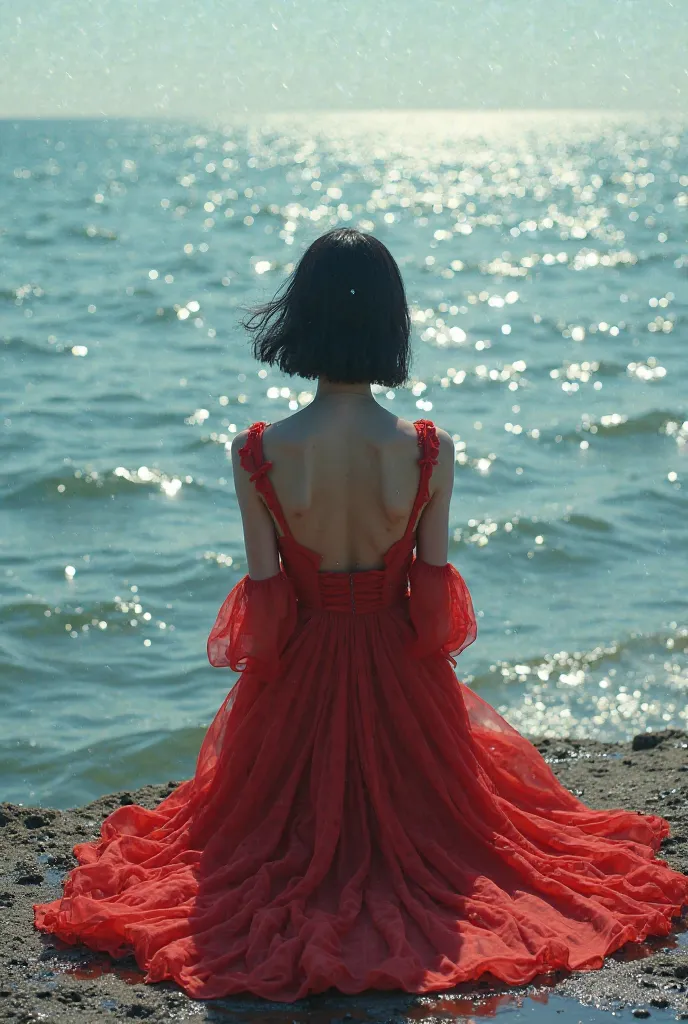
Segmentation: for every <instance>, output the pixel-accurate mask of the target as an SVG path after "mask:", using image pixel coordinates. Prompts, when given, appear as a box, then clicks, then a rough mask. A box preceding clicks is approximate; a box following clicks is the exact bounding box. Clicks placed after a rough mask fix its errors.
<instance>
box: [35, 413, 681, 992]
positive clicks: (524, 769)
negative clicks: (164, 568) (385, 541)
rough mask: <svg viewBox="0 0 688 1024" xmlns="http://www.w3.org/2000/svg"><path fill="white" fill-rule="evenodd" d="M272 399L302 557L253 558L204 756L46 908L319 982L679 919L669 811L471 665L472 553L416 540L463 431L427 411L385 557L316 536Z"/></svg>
mask: <svg viewBox="0 0 688 1024" xmlns="http://www.w3.org/2000/svg"><path fill="white" fill-rule="evenodd" d="M264 426H265V424H262V423H260V424H254V426H253V427H252V428H251V433H250V434H249V441H248V442H247V444H246V446H245V448H244V450H243V452H242V460H243V461H244V465H245V466H246V468H247V469H249V470H250V471H251V473H252V476H253V477H254V481H255V483H256V486H257V487H258V489H259V491H260V493H261V494H262V496H263V498H264V500H265V501H266V504H267V506H268V508H269V509H270V511H271V512H272V514H273V516H274V518H275V521H276V523H277V525H278V526H279V528H280V531H281V535H280V537H279V545H280V553H281V557H282V561H283V568H282V569H281V570H280V572H279V573H278V574H276V575H275V576H273V577H271V578H270V579H267V580H262V581H255V580H251V579H249V578H248V577H244V579H243V580H240V581H239V582H238V583H237V585H236V587H235V588H234V589H233V591H232V592H231V593H230V595H229V596H228V597H227V599H226V601H225V602H224V604H223V605H222V608H221V609H220V612H219V613H218V616H217V620H216V622H215V625H214V626H213V628H212V630H211V632H210V636H209V638H208V657H209V659H210V661H211V663H212V664H214V665H217V666H229V667H230V668H232V669H234V670H235V671H239V672H240V677H239V680H238V681H237V682H236V683H235V684H234V686H233V687H232V689H231V690H230V692H229V694H228V695H227V697H226V698H225V700H224V701H223V703H222V706H221V707H220V709H219V711H218V712H217V714H216V716H215V718H214V720H213V722H212V724H211V725H210V727H209V729H208V731H207V733H206V735H205V737H204V740H203V743H202V745H201V749H200V752H199V755H198V760H197V764H196V769H195V772H194V775H193V777H192V778H190V779H188V780H186V781H184V782H182V783H181V784H180V785H179V786H177V788H176V789H175V790H174V791H173V792H172V793H170V795H168V796H167V797H165V799H164V800H162V802H161V803H159V804H158V806H157V807H156V808H155V809H154V810H146V809H144V808H143V807H141V806H138V805H136V804H133V805H128V806H124V807H120V808H118V809H117V810H115V811H114V812H113V813H112V814H110V815H109V816H108V817H107V818H106V819H105V821H104V822H103V824H102V828H101V835H100V838H99V839H98V840H97V841H95V842H85V843H79V844H77V845H76V846H75V847H74V852H75V855H76V857H77V861H78V866H77V867H75V868H74V869H73V870H72V871H71V872H70V873H69V875H68V876H67V878H66V880H65V883H64V895H63V896H62V898H60V899H57V900H54V901H53V902H50V903H42V904H34V912H35V924H36V926H37V927H38V928H40V929H41V930H43V931H45V932H51V933H54V934H56V935H58V936H59V937H60V938H62V939H63V940H65V941H67V942H71V943H77V942H80V943H84V944H86V945H87V946H89V947H90V948H92V949H95V950H105V951H107V952H108V953H110V954H111V955H112V956H113V957H121V956H124V955H126V954H127V953H131V952H133V953H134V955H135V957H136V959H137V961H138V963H139V965H140V966H141V968H143V969H144V970H145V971H146V975H145V980H146V981H147V982H155V981H161V980H163V979H174V980H175V981H176V982H177V983H178V984H179V985H181V986H182V988H184V989H185V991H186V992H187V993H188V994H189V995H190V996H193V997H195V998H200V999H207V998H211V997H220V996H227V995H230V994H232V993H239V992H251V993H254V994H256V995H259V996H264V997H267V998H270V999H276V1000H282V1001H286V1002H290V1001H293V1000H295V999H297V998H299V997H302V996H305V995H307V994H309V993H315V992H319V991H323V990H325V989H328V988H330V987H335V988H337V989H339V990H340V991H342V992H346V993H354V992H360V991H362V990H364V989H367V988H378V989H394V988H401V989H405V990H407V991H409V992H431V991H438V990H443V989H447V988H451V987H452V986H454V985H455V984H457V983H459V982H466V981H470V980H473V979H476V978H478V977H479V976H480V975H481V974H483V973H484V972H490V973H491V974H492V975H493V976H496V977H498V978H500V979H502V980H503V981H505V982H508V983H513V984H520V983H524V982H527V981H529V980H530V979H531V978H533V977H534V976H535V975H536V974H538V973H541V972H548V971H552V970H555V969H558V968H568V969H573V968H578V969H586V968H595V967H599V966H601V964H602V962H603V959H604V957H605V956H606V955H608V954H609V953H611V952H612V951H613V950H615V949H617V948H618V947H620V946H621V945H623V944H624V943H626V942H629V941H638V940H641V939H643V938H645V937H646V936H647V935H650V934H656V935H663V934H666V933H667V932H668V931H669V930H670V928H671V920H672V917H675V916H678V915H679V913H680V911H681V908H682V906H683V905H684V904H686V903H687V902H688V878H686V877H685V876H683V875H681V874H679V873H677V872H675V871H672V870H671V869H670V868H669V867H668V866H667V865H666V863H665V862H664V861H662V860H660V859H658V858H657V857H656V856H655V853H656V851H657V849H658V847H659V844H660V842H661V840H662V838H664V837H665V836H666V835H668V833H669V826H668V823H667V822H666V821H665V820H664V819H663V818H660V817H657V816H655V815H641V814H636V813H634V812H632V811H625V810H611V811H595V810H591V809H589V808H588V807H586V806H585V805H584V804H583V803H581V802H580V801H579V800H578V799H577V798H576V797H575V796H573V795H572V794H571V793H569V792H568V791H567V790H566V789H565V788H564V787H563V786H561V785H560V783H559V782H558V781H557V779H556V778H555V776H554V775H553V774H552V772H551V770H550V769H549V767H548V766H547V764H546V763H545V761H544V760H543V759H542V757H541V756H540V754H539V753H538V752H537V750H536V749H535V748H534V747H533V745H532V744H531V743H530V742H529V741H528V740H526V739H525V738H524V737H522V736H521V735H520V734H519V733H518V732H516V730H514V729H513V728H511V727H510V726H509V725H508V724H507V723H506V722H505V720H504V719H503V718H501V717H500V715H499V714H498V713H497V712H496V711H495V710H494V709H493V708H492V707H490V706H489V705H488V704H486V703H485V702H484V701H483V700H481V698H480V697H479V696H478V695H477V694H476V693H474V692H473V691H472V690H471V689H470V688H469V687H467V686H466V685H464V684H462V683H460V682H458V681H457V678H456V676H455V674H454V671H453V659H454V658H455V656H456V655H457V654H458V653H459V652H460V651H461V650H463V649H464V648H465V647H466V646H467V645H468V644H469V643H470V642H471V641H472V640H473V639H475V635H476V626H475V616H474V614H473V608H472V605H471V600H470V595H469V593H468V590H467V588H466V584H465V582H464V581H463V579H462V577H461V576H460V574H459V573H458V572H457V570H456V569H455V568H454V567H453V566H452V565H450V564H447V565H444V566H431V565H428V564H427V563H425V562H423V561H421V560H419V559H414V558H413V545H414V533H415V527H416V523H417V520H418V516H419V513H420V512H421V510H422V507H423V505H424V503H425V502H426V501H427V499H428V493H429V491H428V481H429V478H430V474H431V472H432V466H433V464H434V462H435V460H436V457H437V439H436V436H435V434H434V429H433V426H432V424H431V423H430V421H427V420H421V421H418V423H417V424H416V429H417V431H418V438H419V444H420V459H419V462H420V467H421V469H420V480H419V487H418V495H417V499H416V503H415V504H414V508H413V512H412V515H411V518H410V520H409V525H408V528H407V531H406V533H405V534H404V536H403V537H402V538H401V540H400V541H398V542H397V543H396V544H395V545H393V546H392V548H390V550H389V551H388V552H387V554H386V555H385V560H384V561H385V568H384V569H382V570H372V571H371V572H367V573H366V572H362V573H329V572H324V573H323V572H320V571H319V570H318V565H319V556H318V555H317V554H316V553H315V552H312V551H310V550H309V549H307V548H304V547H303V546H302V545H299V544H298V543H297V542H296V540H295V539H294V538H293V537H292V536H291V534H290V532H289V530H288V525H287V524H286V521H285V519H284V516H283V513H282V511H281V509H280V508H279V503H278V502H277V498H276V495H275V493H274V491H273V490H272V488H271V486H270V481H269V474H268V470H269V467H270V463H266V462H265V461H264V459H263V457H262V445H261V436H262V430H263V428H264Z"/></svg>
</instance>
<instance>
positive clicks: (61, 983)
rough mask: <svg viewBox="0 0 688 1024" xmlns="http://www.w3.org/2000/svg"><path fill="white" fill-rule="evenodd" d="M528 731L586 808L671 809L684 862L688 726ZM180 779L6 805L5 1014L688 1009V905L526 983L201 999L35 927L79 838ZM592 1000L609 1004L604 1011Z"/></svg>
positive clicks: (643, 1013) (147, 803) (263, 1017)
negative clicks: (67, 805) (597, 964)
mask: <svg viewBox="0 0 688 1024" xmlns="http://www.w3.org/2000/svg"><path fill="white" fill-rule="evenodd" d="M533 742H534V743H535V746H536V747H537V748H538V750H539V751H540V753H541V754H543V756H544V757H545V758H546V760H547V761H548V763H549V764H550V766H551V767H552V770H553V771H554V772H555V774H556V775H557V776H558V778H559V779H560V780H561V781H562V782H563V784H564V785H565V786H567V788H569V789H571V790H572V791H573V792H575V793H576V795H578V796H580V797H581V799H583V800H584V801H585V803H587V804H589V805H590V806H591V807H596V808H613V807H625V808H628V809H629V810H635V811H641V812H643V813H650V814H659V815H661V816H662V817H665V818H667V820H668V821H669V822H670V824H671V835H670V837H669V838H668V839H666V840H665V841H664V842H663V843H662V847H661V850H660V851H659V854H658V855H659V857H661V858H662V859H664V860H666V861H667V862H668V863H669V864H670V866H671V867H672V868H674V869H675V870H678V871H682V872H683V873H685V874H688V732H684V731H680V730H675V729H668V730H665V731H664V732H658V733H646V734H645V733H644V734H640V735H639V736H637V737H635V739H634V740H633V742H631V743H601V742H598V741H594V740H591V741H588V740H561V739H540V740H534V741H533ZM176 785H178V782H175V781H170V782H169V783H167V784H165V783H163V784H158V785H147V786H143V787H141V788H140V789H137V790H132V791H120V792H117V793H109V794H106V795H105V796H102V797H99V798H98V799H97V800H94V801H93V802H91V803H89V804H87V805H85V806H84V807H76V808H71V809H67V810H54V809H51V808H44V807H30V806H23V805H19V804H10V803H2V804H0V866H1V868H0V1019H2V1020H3V1021H22V1022H23V1021H29V1020H48V1021H49V1022H50V1024H53V1022H55V1024H63V1022H64V1024H68V1022H69V1024H75V1022H76V1021H77V1020H78V1021H79V1022H80V1024H90V1022H91V1021H94V1022H95V1021H102V1020H108V1021H127V1020H131V1019H132V1018H140V1019H147V1020H149V1021H151V1022H158V1021H160V1022H162V1021H171V1020H179V1021H182V1020H191V1019H194V1018H196V1017H198V1018H205V1019H217V1020H219V1019H222V1020H228V1021H236V1022H237V1024H238V1022H240V1021H241V1022H246V1021H253V1022H257V1021H266V1022H267V1021H268V1020H269V1021H270V1022H271V1024H277V1022H282V1021H284V1024H291V1022H292V1021H298V1022H299V1024H300V1022H301V1021H315V1020H318V1021H322V1022H323V1024H325V1022H328V1024H329V1022H330V1021H333V1020H341V1019H347V1020H348V1019H353V1020H357V1019H362V1020H367V1021H376V1020H379V1021H399V1022H400V1021H403V1020H407V1019H410V1018H411V1019H413V1021H414V1022H421V1021H423V1020H428V1021H430V1020H437V1019H438V1018H442V1017H447V1016H452V1017H453V1018H454V1020H455V1021H458V1020H459V1019H461V1018H460V1017H458V1016H457V1014H470V1015H471V1016H490V1017H491V1016H494V1015H495V1014H497V1015H498V1014H499V1013H500V1010H504V1011H505V1012H509V1011H511V1012H512V1013H513V1009H514V1007H515V1006H518V1005H519V1004H520V1001H521V1000H523V999H524V998H525V999H526V1003H524V1006H525V1005H527V1007H528V1009H529V1011H532V1010H533V1009H536V1010H537V1009H538V1004H539V1006H541V1009H542V1013H541V1014H538V1013H533V1012H529V1013H528V1020H535V1019H537V1020H543V1021H545V1020H548V1019H551V1016H552V1015H553V1014H554V1013H556V1015H557V1020H558V1021H561V1022H562V1024H564V1022H566V1021H569V1020H570V1021H576V1022H577V1021H579V1020H581V1019H585V1021H586V1024H587V1022H588V1021H592V1020H597V1019H605V1018H606V1016H607V1015H606V1013H604V1011H607V1010H611V1009H615V1010H618V1009H619V1008H621V1007H626V1008H627V1009H626V1012H625V1013H623V1015H622V1019H628V1020H632V1019H636V1018H645V1017H648V1016H649V1017H650V1018H651V1019H654V1020H676V1019H679V1020H680V1019H686V1020H688V915H687V914H684V918H683V919H682V921H681V923H680V924H678V926H677V929H676V930H675V931H674V932H673V933H672V934H671V935H670V936H667V937H665V938H658V939H651V940H648V942H645V943H642V944H639V945H638V946H637V947H633V948H630V947H628V946H627V947H624V949H623V950H622V951H619V952H618V953H617V954H614V955H613V956H612V957H610V958H608V960H607V961H606V963H605V966H604V967H603V968H602V969H601V970H598V971H587V972H580V973H578V974H575V973H574V974H570V975H564V976H562V975H557V976H550V977H547V978H540V979H535V981H534V982H533V983H531V984H530V985H527V986H524V987H523V988H520V989H509V988H507V987H505V986H492V985H491V984H489V983H485V982H483V983H475V984H474V985H472V986H461V987H460V990H458V989H457V990H453V992H452V993H451V996H449V995H446V994H445V995H444V996H443V995H441V994H438V995H436V996H432V997H428V996H422V997H418V996H412V995H408V994H404V993H364V994H362V995H360V996H341V995H339V994H338V993H332V994H326V995H322V996H315V997H310V998H309V999H308V1000H303V1001H301V1002H299V1003H292V1004H275V1003H266V1002H265V1001H263V1000H259V999H256V998H253V997H250V996H247V997H231V998H227V999H221V1000H192V999H189V997H188V996H186V995H185V994H184V993H183V992H182V991H181V990H180V989H179V988H178V987H177V986H176V985H175V984H174V983H171V982H161V983H156V984H154V985H145V984H143V980H142V979H143V972H142V971H141V970H140V969H139V967H138V966H137V965H136V963H135V961H134V960H133V957H127V958H125V959H123V960H118V961H114V960H112V959H111V958H110V957H108V956H106V955H104V954H98V953H91V952H90V951H89V950H87V949H85V948H84V947H82V946H79V947H73V946H65V945H64V944H63V943H59V942H58V941H57V940H53V939H52V937H50V936H46V935H43V934H41V933H39V932H38V931H37V930H36V929H35V928H34V926H33V911H32V904H33V903H37V902H44V901H48V900H51V899H56V898H57V897H58V896H59V895H60V892H61V885H60V882H61V879H62V877H63V876H64V875H65V873H66V872H67V871H68V870H69V869H70V868H71V867H73V866H75V864H76V861H75V859H74V856H73V853H72V847H73V846H74V844H75V843H77V842H83V841H85V840H90V839H95V838H96V837H97V836H98V835H99V831H100V823H101V821H102V820H103V818H104V817H106V816H107V815H108V814H109V813H110V812H111V811H113V810H114V809H115V808H116V807H118V806H121V805H123V804H127V803H140V804H142V805H143V806H144V807H154V806H155V805H156V804H157V803H159V801H160V800H161V799H162V798H163V797H164V796H165V795H166V794H167V793H168V792H169V790H170V789H171V788H173V787H174V786H176ZM529 996H533V998H534V1001H533V1002H532V1003H531V1001H530V1000H529V999H528V998H527V997H529ZM543 1003H544V1004H548V1003H549V1008H548V1005H542V1004H543ZM554 1004H556V1010H555V1009H554ZM593 1008H597V1009H599V1010H600V1011H601V1012H602V1017H601V1018H598V1016H597V1015H596V1014H595V1010H594V1009H593ZM634 1011H635V1012H634ZM215 1013H217V1016H216V1015H215ZM581 1014H583V1017H582V1016H581ZM511 1019H512V1020H513V1019H514V1017H513V1016H512V1018H511ZM515 1019H520V1017H519V1016H517V1017H516V1018H515ZM610 1019H612V1018H610ZM615 1019H618V1017H617V1018H615Z"/></svg>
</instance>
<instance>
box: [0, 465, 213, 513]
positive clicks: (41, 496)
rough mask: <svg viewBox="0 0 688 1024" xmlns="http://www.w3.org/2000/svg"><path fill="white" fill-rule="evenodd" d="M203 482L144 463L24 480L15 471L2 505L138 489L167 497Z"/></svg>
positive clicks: (113, 494)
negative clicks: (152, 491) (165, 471)
mask: <svg viewBox="0 0 688 1024" xmlns="http://www.w3.org/2000/svg"><path fill="white" fill-rule="evenodd" d="M205 486H206V485H205V484H203V483H200V482H199V481H198V480H197V479H196V478H195V477H192V476H190V475H179V476H177V475H174V474H169V473H164V472H163V471H162V470H159V469H156V468H151V467H148V466H139V468H138V469H127V467H126V466H116V467H115V468H114V469H109V470H104V471H102V472H101V471H98V470H81V469H77V470H75V472H74V473H72V474H70V475H66V474H49V475H44V476H40V477H39V478H37V479H33V480H28V481H27V480H25V479H23V474H19V473H18V474H17V475H16V476H15V478H14V481H13V480H12V479H11V478H10V479H9V480H8V481H7V484H6V488H5V493H4V496H3V503H4V505H5V507H6V508H22V509H25V508H27V507H29V506H31V505H32V504H33V502H41V503H42V504H45V503H46V502H50V503H55V504H57V503H58V502H60V501H62V502H65V501H73V500H74V499H82V498H83V499H98V498H99V499H103V498H106V499H110V498H113V497H116V496H117V495H120V494H121V495H126V494H134V493H136V492H137V491H138V490H143V491H151V490H156V491H160V492H161V493H162V494H164V495H165V496H166V497H168V498H175V497H177V495H178V494H180V492H182V490H183V489H184V488H192V489H194V490H199V489H200V490H202V489H204V487H205Z"/></svg>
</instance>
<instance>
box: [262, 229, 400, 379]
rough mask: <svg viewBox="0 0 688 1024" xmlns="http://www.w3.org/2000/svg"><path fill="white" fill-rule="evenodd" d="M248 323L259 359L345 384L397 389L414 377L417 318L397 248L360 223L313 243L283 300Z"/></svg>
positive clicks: (292, 371) (280, 296)
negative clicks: (412, 350) (413, 332)
mask: <svg viewBox="0 0 688 1024" xmlns="http://www.w3.org/2000/svg"><path fill="white" fill-rule="evenodd" d="M249 313H250V315H249V316H248V317H247V318H246V319H244V320H243V321H242V325H243V326H244V327H245V328H246V330H247V331H248V332H249V333H250V334H251V335H252V336H253V342H252V348H253V354H254V356H255V357H256V359H257V360H258V361H259V362H261V363H268V364H269V365H270V366H273V365H277V366H278V367H279V368H280V370H282V372H283V373H286V374H290V375H297V376H299V377H305V378H310V379H313V378H315V377H321V376H322V377H325V378H326V379H327V380H330V381H333V382H334V383H338V384H359V383H370V384H382V385H385V386H387V387H397V386H399V385H401V384H404V383H405V382H406V380H407V379H408V374H409V361H410V333H411V317H410V314H409V309H408V305H407V302H406V294H405V292H404V284H403V281H402V279H401V274H400V273H399V268H398V266H397V264H396V262H395V261H394V258H393V257H392V254H391V253H390V251H389V249H387V247H386V246H385V245H383V244H382V242H380V241H379V240H378V239H377V238H375V237H374V236H373V235H368V234H364V233H363V232H361V231H357V230H356V229H355V228H334V229H333V230H332V231H327V232H326V233H325V234H324V235H321V236H320V237H319V238H316V240H315V241H314V242H313V243H312V245H310V246H309V248H308V249H307V250H306V252H305V253H304V254H303V256H302V257H301V259H300V260H299V263H298V264H297V266H296V268H295V269H294V271H293V273H292V274H291V275H290V277H289V278H287V280H286V281H285V282H284V283H283V285H282V287H281V288H280V289H279V291H278V292H277V295H276V296H275V298H273V299H272V300H271V301H269V302H266V303H265V304H264V305H261V306H258V307H256V308H254V309H252V310H249Z"/></svg>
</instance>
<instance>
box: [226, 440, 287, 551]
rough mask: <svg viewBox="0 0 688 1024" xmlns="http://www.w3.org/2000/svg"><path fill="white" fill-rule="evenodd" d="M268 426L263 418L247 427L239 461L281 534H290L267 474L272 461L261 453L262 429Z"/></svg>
mask: <svg viewBox="0 0 688 1024" xmlns="http://www.w3.org/2000/svg"><path fill="white" fill-rule="evenodd" d="M267 426H269V424H268V423H266V422H265V421H264V420H257V421H256V422H255V423H252V424H251V426H250V427H249V428H248V437H247V438H246V442H245V443H244V444H243V445H242V447H241V448H240V449H239V461H240V462H241V465H242V467H243V468H244V469H245V470H246V472H247V473H250V474H251V476H250V479H251V483H253V484H255V487H256V490H257V491H258V492H259V494H260V495H261V496H262V497H263V500H264V501H265V504H266V505H267V506H268V508H269V509H270V511H271V512H272V514H273V516H274V517H275V519H276V520H277V523H278V524H279V527H280V529H281V530H282V533H283V534H289V535H290V534H291V531H290V529H289V524H288V523H287V520H286V517H285V515H284V512H283V511H282V506H281V505H280V503H279V499H278V497H277V495H276V493H275V488H274V487H273V486H272V481H271V479H270V477H269V476H268V473H269V471H270V470H271V469H272V462H269V461H268V460H267V459H266V458H265V456H264V455H263V431H264V430H265V428H266V427H267Z"/></svg>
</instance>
